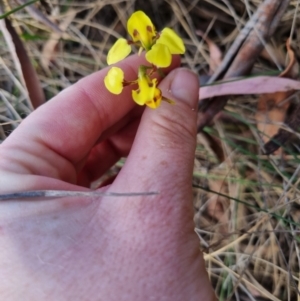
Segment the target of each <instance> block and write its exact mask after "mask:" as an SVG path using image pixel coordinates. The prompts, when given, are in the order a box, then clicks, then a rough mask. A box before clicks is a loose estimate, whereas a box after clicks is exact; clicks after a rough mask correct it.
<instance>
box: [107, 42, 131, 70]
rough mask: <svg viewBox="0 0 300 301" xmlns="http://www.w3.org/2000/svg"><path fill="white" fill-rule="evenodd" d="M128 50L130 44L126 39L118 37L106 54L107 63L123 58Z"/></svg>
mask: <svg viewBox="0 0 300 301" xmlns="http://www.w3.org/2000/svg"><path fill="white" fill-rule="evenodd" d="M130 52H131V46H130V45H129V44H128V41H127V40H125V39H118V40H117V41H116V43H115V44H114V45H113V46H112V47H111V49H110V50H109V52H108V54H107V64H108V65H111V64H114V63H117V62H119V61H121V60H123V59H125V57H127V56H128V55H129V54H130Z"/></svg>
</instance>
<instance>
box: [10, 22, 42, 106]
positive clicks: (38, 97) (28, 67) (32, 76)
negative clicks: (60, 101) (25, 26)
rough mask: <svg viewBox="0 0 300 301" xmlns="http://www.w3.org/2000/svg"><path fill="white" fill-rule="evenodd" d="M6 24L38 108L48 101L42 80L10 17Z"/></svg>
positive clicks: (28, 87)
mask: <svg viewBox="0 0 300 301" xmlns="http://www.w3.org/2000/svg"><path fill="white" fill-rule="evenodd" d="M5 25H6V28H7V30H8V31H9V33H10V35H11V38H12V41H13V43H14V45H15V48H16V53H17V56H18V58H19V61H20V65H21V68H22V73H23V77H24V81H25V84H26V87H27V90H28V94H29V98H30V100H31V104H32V106H33V108H37V107H38V106H40V105H42V104H43V103H44V102H45V101H46V98H45V95H44V92H43V89H42V87H41V84H40V81H39V79H38V77H37V74H36V71H35V69H34V67H33V65H32V64H31V61H30V58H29V57H28V54H27V51H26V49H25V47H24V45H23V42H22V41H21V39H20V37H19V36H18V34H17V33H16V31H15V29H14V28H13V26H12V25H11V23H10V21H9V19H5Z"/></svg>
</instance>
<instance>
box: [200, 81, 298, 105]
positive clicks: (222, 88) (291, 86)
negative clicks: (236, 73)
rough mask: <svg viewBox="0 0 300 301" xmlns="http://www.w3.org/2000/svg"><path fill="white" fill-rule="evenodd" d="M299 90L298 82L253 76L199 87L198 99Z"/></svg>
mask: <svg viewBox="0 0 300 301" xmlns="http://www.w3.org/2000/svg"><path fill="white" fill-rule="evenodd" d="M291 90H300V81H298V80H293V79H289V78H282V77H275V76H255V77H251V78H246V79H239V80H234V81H229V82H220V83H217V84H214V85H211V86H204V87H201V88H200V90H199V99H200V100H202V99H206V98H211V97H215V96H224V95H247V94H267V93H275V92H288V91H291Z"/></svg>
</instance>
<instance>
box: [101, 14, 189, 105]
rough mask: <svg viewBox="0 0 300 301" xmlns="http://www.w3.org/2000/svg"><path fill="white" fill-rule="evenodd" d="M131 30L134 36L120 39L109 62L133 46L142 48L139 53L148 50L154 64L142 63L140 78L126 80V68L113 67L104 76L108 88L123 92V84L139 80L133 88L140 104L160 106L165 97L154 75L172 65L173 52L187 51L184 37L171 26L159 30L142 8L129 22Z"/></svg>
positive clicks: (114, 61) (113, 61) (109, 56)
mask: <svg viewBox="0 0 300 301" xmlns="http://www.w3.org/2000/svg"><path fill="white" fill-rule="evenodd" d="M127 31H128V33H129V34H130V36H131V38H132V40H126V39H124V38H120V39H118V40H117V41H116V42H115V44H114V45H113V46H112V48H111V49H110V51H109V52H108V55H107V64H108V65H111V64H114V63H117V62H119V61H121V60H123V59H124V58H126V57H127V56H128V55H129V54H130V52H131V46H132V45H135V46H137V47H138V48H139V54H140V53H141V52H142V51H143V50H145V51H146V54H145V58H146V60H147V61H148V62H149V63H150V64H151V65H150V66H143V65H141V66H140V67H139V71H138V78H137V79H136V80H134V81H126V80H125V79H124V72H123V71H122V69H120V68H118V67H112V68H111V69H110V70H109V71H108V74H107V75H106V77H105V79H104V83H105V86H106V88H107V89H108V90H109V91H110V92H111V93H113V94H120V93H121V92H122V90H123V87H125V86H128V85H132V84H137V86H138V88H137V89H136V90H132V98H133V100H134V101H135V102H136V103H137V104H138V105H147V106H149V107H150V108H153V109H155V108H157V107H159V105H160V103H161V101H162V100H163V97H162V93H161V90H160V89H159V88H158V87H157V84H158V81H157V79H156V78H151V75H153V73H155V72H160V68H165V67H168V66H170V65H171V61H172V54H183V53H184V52H185V47H184V44H183V41H182V39H181V38H180V37H179V36H178V35H177V34H176V33H175V32H174V31H173V30H172V29H171V28H167V27H166V28H164V29H163V30H162V31H161V32H157V31H156V30H155V27H154V25H153V23H152V22H151V20H150V18H149V17H148V16H147V15H146V14H145V13H144V12H142V11H137V12H135V13H133V14H132V15H131V17H130V18H129V19H128V22H127Z"/></svg>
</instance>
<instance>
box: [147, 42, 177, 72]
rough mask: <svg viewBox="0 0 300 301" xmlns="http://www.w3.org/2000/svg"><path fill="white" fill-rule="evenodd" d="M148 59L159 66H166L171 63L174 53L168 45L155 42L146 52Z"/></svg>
mask: <svg viewBox="0 0 300 301" xmlns="http://www.w3.org/2000/svg"><path fill="white" fill-rule="evenodd" d="M146 60H147V61H148V62H149V63H151V64H153V65H155V66H157V67H159V68H165V67H169V66H170V65H171V61H172V55H171V53H170V50H169V48H168V47H167V46H165V45H163V44H155V45H153V46H152V48H151V50H149V51H148V52H147V53H146Z"/></svg>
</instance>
